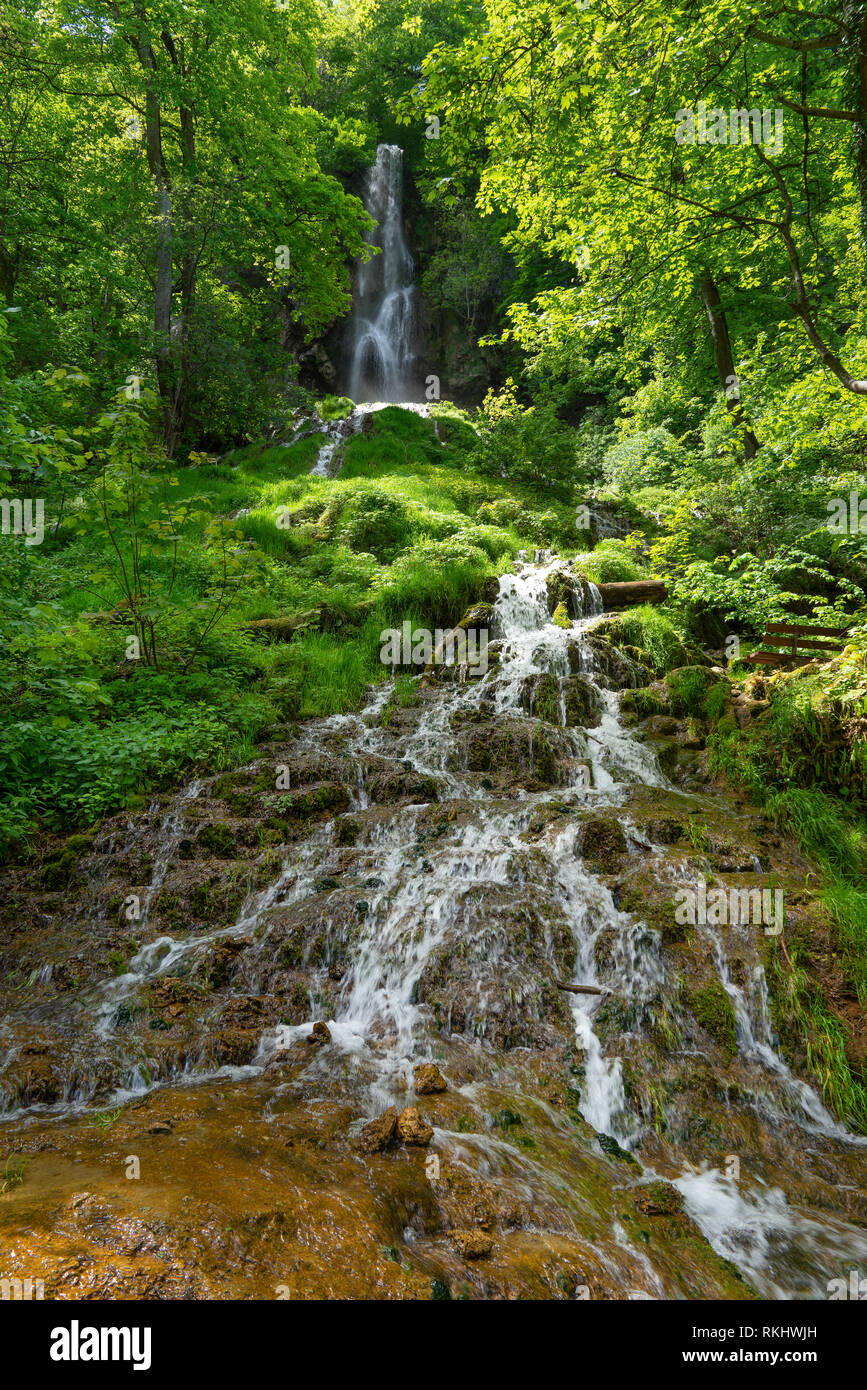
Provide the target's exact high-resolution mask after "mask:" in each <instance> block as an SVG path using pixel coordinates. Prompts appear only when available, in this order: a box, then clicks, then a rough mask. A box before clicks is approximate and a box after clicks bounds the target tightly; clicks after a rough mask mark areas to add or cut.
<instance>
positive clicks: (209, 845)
mask: <svg viewBox="0 0 867 1390" xmlns="http://www.w3.org/2000/svg"><path fill="white" fill-rule="evenodd" d="M198 843H199V844H200V845H201V846H202V848H203V849H205V850H207V851H208V852H209V853H210V854H213V855H214V856H215V858H217V859H231V858H233V856H234V854H235V852H236V847H235V836H234V833H233V831H232V828H231V826H228V825H221V824H220V823H219V822H214V823H213V824H211V825H206V826H204V827H203V828H202V829H201V830H200V831H199V839H198Z"/></svg>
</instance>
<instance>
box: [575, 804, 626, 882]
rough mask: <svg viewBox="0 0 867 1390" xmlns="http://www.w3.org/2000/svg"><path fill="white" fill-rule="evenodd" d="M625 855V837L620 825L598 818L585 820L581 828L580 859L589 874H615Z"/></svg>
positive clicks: (605, 818) (612, 820)
mask: <svg viewBox="0 0 867 1390" xmlns="http://www.w3.org/2000/svg"><path fill="white" fill-rule="evenodd" d="M624 854H626V836H625V835H624V833H623V830H622V828H621V826H620V823H619V822H618V821H616V820H614V819H609V818H608V817H604V816H598V817H594V818H592V819H590V820H586V821H585V822H584V824H583V826H582V828H581V857H582V858H583V860H584V862H585V864H586V865H587V867H588V869H589V870H590V872H591V873H594V874H611V873H616V871H617V869H618V866H619V864H620V860H621V857H622V856H623V855H624Z"/></svg>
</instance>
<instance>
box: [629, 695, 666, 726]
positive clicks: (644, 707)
mask: <svg viewBox="0 0 867 1390" xmlns="http://www.w3.org/2000/svg"><path fill="white" fill-rule="evenodd" d="M620 713H621V714H635V715H637V716H638V718H639V719H649V718H650V717H651V716H652V715H654V714H668V713H669V703H668V700H663V699H662V697H661V696H660V694H659V693H658V692H657V691H656V690H651V689H645V690H624V691H623V693H622V695H621V696H620Z"/></svg>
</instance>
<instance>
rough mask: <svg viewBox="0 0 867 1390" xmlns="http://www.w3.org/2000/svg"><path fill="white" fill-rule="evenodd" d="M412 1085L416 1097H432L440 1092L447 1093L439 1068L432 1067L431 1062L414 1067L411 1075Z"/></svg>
mask: <svg viewBox="0 0 867 1390" xmlns="http://www.w3.org/2000/svg"><path fill="white" fill-rule="evenodd" d="M413 1085H414V1087H415V1093H416V1095H418V1096H433V1095H436V1094H437V1093H438V1092H440V1091H447V1090H448V1086H447V1084H446V1080H445V1077H444V1076H443V1074H442V1072H441V1071H440V1069H439V1067H436V1066H434V1064H433V1062H422V1064H421V1065H420V1066H418V1067H416V1069H415V1072H414V1075H413Z"/></svg>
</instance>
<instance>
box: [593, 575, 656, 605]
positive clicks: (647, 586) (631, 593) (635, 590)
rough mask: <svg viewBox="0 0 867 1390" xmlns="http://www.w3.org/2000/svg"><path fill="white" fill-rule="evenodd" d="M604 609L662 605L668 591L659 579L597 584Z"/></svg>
mask: <svg viewBox="0 0 867 1390" xmlns="http://www.w3.org/2000/svg"><path fill="white" fill-rule="evenodd" d="M596 587H597V589H598V590H599V593H600V595H601V597H602V606H603V607H604V608H605V609H611V608H627V607H628V606H629V605H630V604H632V603H664V602H665V600H666V598H667V597H668V590H667V589H666V587H665V584H664V583H663V582H662V580H661V579H634V580H633V579H631V580H629V581H627V582H624V583H620V582H618V583H616V584H597V585H596Z"/></svg>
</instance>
